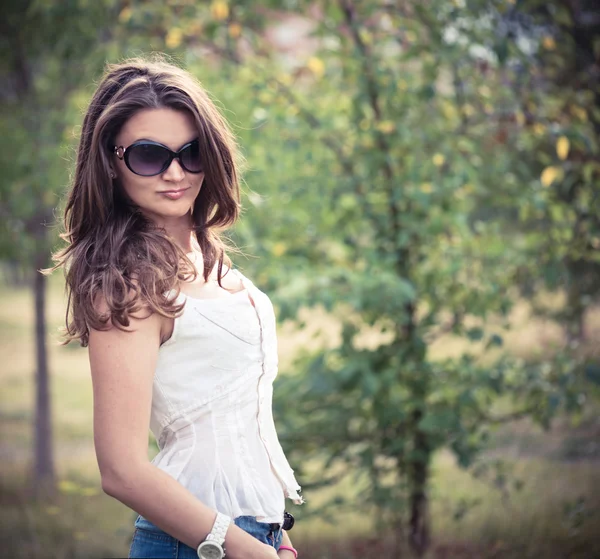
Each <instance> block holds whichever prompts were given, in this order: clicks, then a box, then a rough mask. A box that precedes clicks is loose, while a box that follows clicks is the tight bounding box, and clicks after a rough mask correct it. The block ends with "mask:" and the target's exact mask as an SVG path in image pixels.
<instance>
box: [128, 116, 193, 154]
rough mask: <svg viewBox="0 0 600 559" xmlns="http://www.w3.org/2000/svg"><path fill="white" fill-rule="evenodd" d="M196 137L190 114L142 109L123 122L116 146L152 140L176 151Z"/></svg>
mask: <svg viewBox="0 0 600 559" xmlns="http://www.w3.org/2000/svg"><path fill="white" fill-rule="evenodd" d="M197 136H198V131H197V129H196V126H195V123H194V119H193V117H192V115H191V114H190V113H188V112H187V111H176V110H175V109H168V108H161V109H142V110H140V111H138V112H137V113H135V114H134V115H133V116H131V117H130V118H129V119H128V120H127V121H126V122H125V124H124V125H123V127H122V128H121V130H120V131H119V133H118V134H117V137H116V140H117V145H122V146H125V147H127V146H128V145H130V144H132V143H133V142H135V141H137V140H142V139H143V140H153V141H155V142H160V143H161V144H164V145H165V146H167V147H169V148H171V149H172V150H177V149H179V148H180V147H181V146H182V145H183V144H186V143H187V142H190V141H191V140H193V139H194V138H196V137H197Z"/></svg>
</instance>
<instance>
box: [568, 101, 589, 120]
mask: <svg viewBox="0 0 600 559" xmlns="http://www.w3.org/2000/svg"><path fill="white" fill-rule="evenodd" d="M571 114H572V115H573V116H575V117H577V118H578V119H579V120H582V121H583V122H587V119H588V114H587V111H586V110H585V109H584V108H583V107H578V106H577V105H573V106H572V107H571Z"/></svg>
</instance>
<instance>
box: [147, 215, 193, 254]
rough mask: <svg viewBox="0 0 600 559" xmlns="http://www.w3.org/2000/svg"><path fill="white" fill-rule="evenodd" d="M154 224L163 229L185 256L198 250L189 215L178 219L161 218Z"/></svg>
mask: <svg viewBox="0 0 600 559" xmlns="http://www.w3.org/2000/svg"><path fill="white" fill-rule="evenodd" d="M156 224H157V225H158V226H159V227H161V228H163V229H164V230H165V231H166V232H167V234H168V235H169V237H171V238H172V239H173V240H174V241H175V243H176V244H177V245H178V246H179V247H180V248H181V249H182V250H183V252H185V253H186V254H188V253H192V252H194V251H195V250H199V249H200V247H198V243H197V241H196V238H195V236H194V235H192V216H191V214H189V213H188V214H186V215H185V216H184V217H178V218H163V219H161V220H160V221H159V222H156Z"/></svg>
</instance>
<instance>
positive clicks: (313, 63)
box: [306, 56, 325, 78]
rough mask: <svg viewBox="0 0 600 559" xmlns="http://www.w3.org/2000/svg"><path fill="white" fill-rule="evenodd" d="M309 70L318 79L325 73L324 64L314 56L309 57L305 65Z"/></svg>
mask: <svg viewBox="0 0 600 559" xmlns="http://www.w3.org/2000/svg"><path fill="white" fill-rule="evenodd" d="M306 65H307V66H308V68H309V70H310V71H311V72H312V73H313V74H315V76H317V77H318V78H320V77H321V76H322V75H323V74H324V73H325V64H324V63H323V61H322V60H321V59H320V58H317V57H316V56H311V57H310V58H309V59H308V62H307V63H306Z"/></svg>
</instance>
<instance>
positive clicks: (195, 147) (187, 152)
mask: <svg viewBox="0 0 600 559" xmlns="http://www.w3.org/2000/svg"><path fill="white" fill-rule="evenodd" d="M113 152H114V153H115V155H116V156H117V157H118V158H119V159H124V160H125V165H127V168H128V169H129V170H130V171H131V172H132V173H135V174H136V175H140V176H142V177H153V176H155V175H160V174H161V173H164V172H165V171H166V170H167V169H168V168H169V165H171V162H172V161H173V159H177V160H178V161H179V164H180V165H181V166H182V167H183V169H185V170H186V171H187V172H188V173H201V172H202V164H201V161H200V143H199V141H198V140H197V139H196V140H193V141H191V142H190V143H188V144H185V146H183V147H182V148H181V149H180V150H179V151H172V150H170V149H169V148H168V147H167V146H164V145H162V144H159V143H158V142H152V141H150V140H141V141H139V142H134V143H133V144H131V145H130V146H128V147H126V148H124V147H123V146H115V147H114V148H113Z"/></svg>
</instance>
